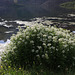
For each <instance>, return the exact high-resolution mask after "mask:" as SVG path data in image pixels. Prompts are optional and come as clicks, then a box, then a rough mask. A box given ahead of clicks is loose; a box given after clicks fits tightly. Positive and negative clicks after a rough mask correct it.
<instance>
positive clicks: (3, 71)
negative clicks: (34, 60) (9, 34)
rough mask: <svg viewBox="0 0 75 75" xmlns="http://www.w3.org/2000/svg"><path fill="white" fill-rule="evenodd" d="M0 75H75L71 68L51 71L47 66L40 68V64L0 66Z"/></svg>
mask: <svg viewBox="0 0 75 75" xmlns="http://www.w3.org/2000/svg"><path fill="white" fill-rule="evenodd" d="M0 75H75V72H73V71H71V70H69V71H67V70H65V72H62V71H61V72H60V71H51V70H48V69H47V68H41V67H40V66H38V67H32V68H29V69H23V68H21V67H19V68H16V67H11V66H7V67H6V66H0Z"/></svg>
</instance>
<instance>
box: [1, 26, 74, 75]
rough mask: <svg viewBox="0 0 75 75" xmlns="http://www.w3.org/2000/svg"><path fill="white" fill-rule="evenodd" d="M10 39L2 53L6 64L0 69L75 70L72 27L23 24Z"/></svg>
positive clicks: (45, 74) (40, 74)
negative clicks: (66, 28) (26, 25)
mask: <svg viewBox="0 0 75 75" xmlns="http://www.w3.org/2000/svg"><path fill="white" fill-rule="evenodd" d="M10 40H11V42H10V43H9V44H8V45H7V48H6V50H5V52H4V54H3V56H2V64H5V65H4V66H3V67H4V68H3V69H0V72H4V73H5V75H6V74H9V73H11V74H12V75H26V74H24V73H27V75H50V74H51V75H60V73H59V74H58V73H57V72H58V71H61V75H64V73H65V74H66V75H69V74H70V75H73V74H74V73H73V72H72V71H73V69H75V35H73V34H72V33H71V32H70V31H69V30H64V29H62V28H56V27H48V26H43V25H36V26H32V27H27V28H26V29H21V28H20V29H19V32H18V33H17V34H16V35H15V34H14V35H13V36H12V37H11V39H10ZM9 65H10V66H11V67H10V66H9ZM14 65H15V68H16V70H14V68H13V67H14ZM7 66H8V67H7ZM19 67H20V68H19ZM9 68H11V69H9ZM18 68H19V70H18ZM21 68H22V70H21ZM1 70H2V71H1ZM52 71H54V72H52ZM16 72H17V74H16ZM55 72H56V73H55ZM33 73H35V74H33ZM72 73H73V74H72ZM1 74H2V73H1ZM3 75H4V74H3ZM9 75H10V74H9Z"/></svg>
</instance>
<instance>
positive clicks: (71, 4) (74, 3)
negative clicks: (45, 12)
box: [60, 1, 75, 9]
mask: <svg viewBox="0 0 75 75" xmlns="http://www.w3.org/2000/svg"><path fill="white" fill-rule="evenodd" d="M60 6H61V7H63V8H67V9H75V1H72V2H66V3H62V4H61V5H60Z"/></svg>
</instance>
